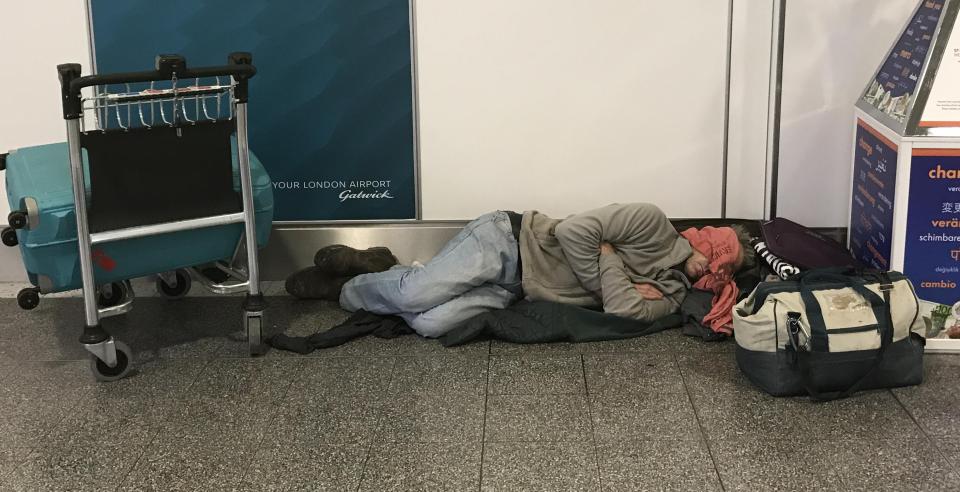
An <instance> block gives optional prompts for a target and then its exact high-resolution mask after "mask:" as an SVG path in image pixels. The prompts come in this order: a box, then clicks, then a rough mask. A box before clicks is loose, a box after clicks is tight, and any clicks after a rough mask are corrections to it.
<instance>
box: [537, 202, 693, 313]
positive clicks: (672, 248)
mask: <svg viewBox="0 0 960 492" xmlns="http://www.w3.org/2000/svg"><path fill="white" fill-rule="evenodd" d="M602 242H607V243H610V244H611V245H613V247H614V248H615V249H616V254H607V255H600V243H602ZM692 252H693V250H692V248H691V247H690V243H689V242H687V240H686V239H684V238H682V237H681V236H680V234H679V233H677V230H676V229H675V228H674V227H673V224H671V223H670V221H669V220H668V219H667V217H666V215H664V213H663V212H662V211H661V210H660V209H659V208H657V206H655V205H652V204H648V203H633V204H624V205H621V204H613V205H608V206H606V207H603V208H598V209H596V210H590V211H588V212H584V213H581V214H578V215H574V216H572V217H569V218H567V219H551V218H550V217H547V216H546V215H544V214H541V213H539V212H537V211H527V212H524V214H523V221H522V223H521V229H520V257H521V258H522V260H523V290H524V292H525V294H526V296H527V298H528V299H530V300H546V301H555V302H564V303H567V304H574V305H578V306H585V307H597V306H603V310H604V311H605V312H608V313H613V314H617V315H620V316H625V317H629V318H635V319H640V320H645V321H653V320H655V319H658V318H661V317H663V316H666V315H667V314H670V313H673V312H676V311H677V310H678V309H679V308H680V304H681V303H682V302H683V299H684V297H686V294H687V290H688V289H689V288H690V283H689V281H688V280H687V278H686V276H685V275H684V274H683V273H682V272H680V271H678V270H675V269H673V268H672V267H674V266H676V265H679V264H681V263H683V262H684V261H685V260H686V259H687V258H688V257H689V256H690V255H691V254H692ZM635 283H650V284H653V285H654V286H656V287H657V288H658V289H659V290H660V291H661V292H663V294H664V298H663V299H658V300H647V299H644V298H643V296H641V295H640V293H639V292H637V290H636V288H634V284H635Z"/></svg>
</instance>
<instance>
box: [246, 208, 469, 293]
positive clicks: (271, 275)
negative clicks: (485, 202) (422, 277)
mask: <svg viewBox="0 0 960 492" xmlns="http://www.w3.org/2000/svg"><path fill="white" fill-rule="evenodd" d="M466 224H467V221H450V222H447V221H416V222H403V223H395V224H376V223H374V224H371V223H362V222H360V223H337V224H333V225H329V226H327V225H309V226H295V225H291V226H284V225H279V226H275V227H274V229H273V235H272V236H271V237H270V243H269V244H268V245H267V247H266V248H264V249H263V250H262V251H261V253H260V265H261V270H262V272H261V277H262V278H263V280H284V279H286V278H287V277H288V276H289V275H290V274H291V273H293V272H295V271H297V270H299V269H301V268H306V267H309V266H312V265H313V256H314V255H315V254H316V252H317V250H318V249H320V248H322V247H324V246H329V245H331V244H346V245H347V246H352V247H354V248H360V249H365V248H369V247H371V246H386V247H388V248H390V251H392V252H393V254H394V255H396V257H397V259H398V260H400V263H403V264H410V263H411V262H413V261H415V260H416V261H419V262H421V263H426V262H427V261H428V260H430V258H433V256H434V255H436V254H437V252H438V251H440V248H442V247H443V245H444V244H446V243H447V241H449V240H450V239H452V238H453V236H455V235H456V234H457V233H458V232H460V230H461V229H463V226H464V225H466Z"/></svg>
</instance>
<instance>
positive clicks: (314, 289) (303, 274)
mask: <svg viewBox="0 0 960 492" xmlns="http://www.w3.org/2000/svg"><path fill="white" fill-rule="evenodd" d="M351 278H352V277H334V276H331V275H330V274H328V273H327V272H325V271H323V270H322V269H321V268H319V267H308V268H304V269H303V270H300V271H299V272H296V273H294V274H293V275H290V276H289V277H287V282H286V289H287V293H289V294H290V295H291V296H293V297H296V298H299V299H322V300H324V301H334V302H340V291H341V290H343V284H345V283H347V281H348V280H350V279H351Z"/></svg>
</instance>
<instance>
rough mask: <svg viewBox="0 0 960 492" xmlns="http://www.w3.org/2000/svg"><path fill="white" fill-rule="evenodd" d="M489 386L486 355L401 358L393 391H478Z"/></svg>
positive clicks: (439, 392) (392, 387) (468, 392)
mask: <svg viewBox="0 0 960 492" xmlns="http://www.w3.org/2000/svg"><path fill="white" fill-rule="evenodd" d="M486 388H487V358H486V357H462V356H450V357H400V358H398V359H397V364H396V366H395V367H394V370H393V381H392V382H391V384H390V392H391V393H394V394H396V393H427V394H477V395H482V394H484V393H485V392H486Z"/></svg>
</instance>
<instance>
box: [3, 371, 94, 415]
mask: <svg viewBox="0 0 960 492" xmlns="http://www.w3.org/2000/svg"><path fill="white" fill-rule="evenodd" d="M95 384H96V382H95V381H94V380H93V376H92V375H91V373H90V369H89V364H88V362H87V361H49V362H18V363H17V364H16V365H15V366H14V367H13V368H11V370H10V371H8V372H7V374H6V378H5V380H4V382H3V384H2V385H0V406H2V405H4V404H8V403H12V402H16V401H26V402H29V401H33V400H38V399H44V398H48V397H50V396H58V397H60V398H63V399H73V398H75V397H77V396H79V394H80V392H81V391H82V390H85V389H89V388H92V387H94V385H95Z"/></svg>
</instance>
